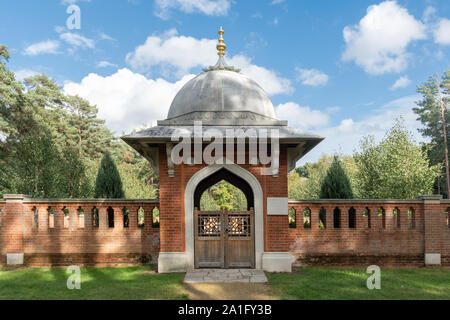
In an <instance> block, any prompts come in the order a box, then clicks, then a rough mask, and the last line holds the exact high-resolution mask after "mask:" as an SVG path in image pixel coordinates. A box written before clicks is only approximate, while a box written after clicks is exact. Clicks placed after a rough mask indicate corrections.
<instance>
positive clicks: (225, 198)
mask: <svg viewBox="0 0 450 320" xmlns="http://www.w3.org/2000/svg"><path fill="white" fill-rule="evenodd" d="M200 209H201V210H204V211H218V210H221V209H226V210H233V211H246V210H247V199H246V197H245V195H244V193H243V192H242V191H241V190H240V189H239V188H237V187H235V186H233V185H232V184H230V183H229V182H227V181H221V182H219V183H216V184H215V185H213V186H211V187H210V188H208V189H207V190H205V192H204V193H203V195H202V197H201V199H200Z"/></svg>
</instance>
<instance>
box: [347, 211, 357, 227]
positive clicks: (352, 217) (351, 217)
mask: <svg viewBox="0 0 450 320" xmlns="http://www.w3.org/2000/svg"><path fill="white" fill-rule="evenodd" d="M348 227H349V228H350V229H355V228H356V210H355V208H353V207H351V208H350V209H349V210H348Z"/></svg>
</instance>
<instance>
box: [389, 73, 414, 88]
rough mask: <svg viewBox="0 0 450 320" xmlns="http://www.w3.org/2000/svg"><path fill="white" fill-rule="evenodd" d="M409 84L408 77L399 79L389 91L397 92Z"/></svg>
mask: <svg viewBox="0 0 450 320" xmlns="http://www.w3.org/2000/svg"><path fill="white" fill-rule="evenodd" d="M410 84H411V80H409V78H408V76H403V77H400V78H399V79H398V80H397V81H395V83H394V84H393V85H392V87H391V90H397V89H401V88H406V87H407V86H409V85H410Z"/></svg>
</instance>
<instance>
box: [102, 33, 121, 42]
mask: <svg viewBox="0 0 450 320" xmlns="http://www.w3.org/2000/svg"><path fill="white" fill-rule="evenodd" d="M99 36H100V39H101V40H108V41H117V39H114V38H113V37H111V36H110V35H108V34H106V33H104V32H100V34H99Z"/></svg>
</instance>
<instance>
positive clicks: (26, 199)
mask: <svg viewBox="0 0 450 320" xmlns="http://www.w3.org/2000/svg"><path fill="white" fill-rule="evenodd" d="M8 200H22V201H23V203H26V204H30V203H69V204H70V203H73V204H80V203H93V204H96V203H144V204H159V199H62V198H55V199H33V198H31V197H29V196H26V195H10V194H5V195H3V199H0V203H6V201H8Z"/></svg>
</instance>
